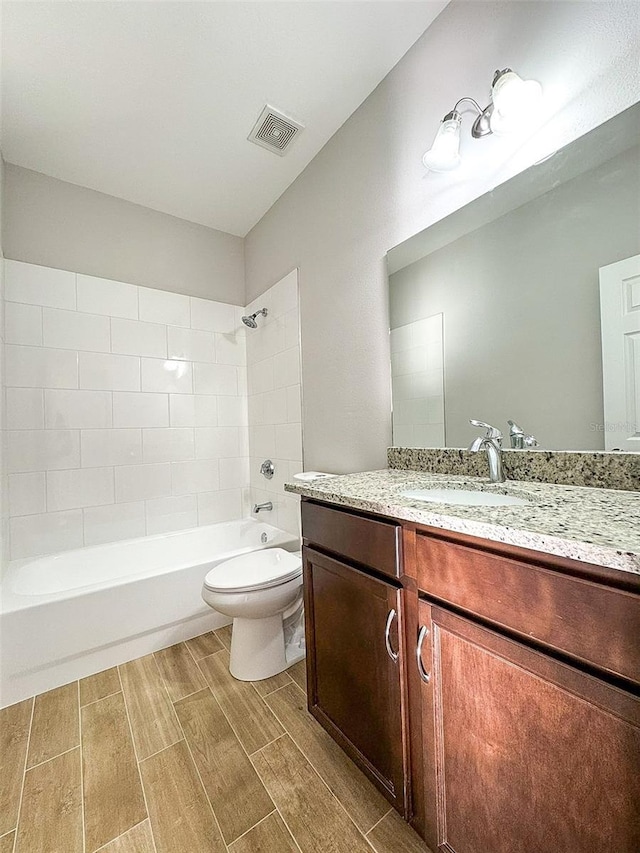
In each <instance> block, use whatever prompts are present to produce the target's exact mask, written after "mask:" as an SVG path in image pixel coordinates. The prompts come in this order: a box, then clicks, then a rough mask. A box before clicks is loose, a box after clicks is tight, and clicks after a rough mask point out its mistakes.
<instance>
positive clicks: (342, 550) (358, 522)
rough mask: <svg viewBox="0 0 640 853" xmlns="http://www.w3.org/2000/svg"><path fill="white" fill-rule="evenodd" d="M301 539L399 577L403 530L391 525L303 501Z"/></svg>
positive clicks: (383, 572) (391, 575)
mask: <svg viewBox="0 0 640 853" xmlns="http://www.w3.org/2000/svg"><path fill="white" fill-rule="evenodd" d="M302 536H303V538H304V540H305V543H306V544H308V545H315V546H316V547H317V548H322V549H325V550H327V551H332V552H333V553H334V554H340V555H341V556H342V557H346V558H347V559H348V560H354V561H355V562H357V563H362V564H363V565H365V566H369V567H370V568H372V569H375V570H376V571H378V572H381V573H382V574H384V575H389V576H390V577H394V578H397V577H399V576H400V561H399V553H400V527H399V525H397V524H393V523H392V522H385V521H378V520H377V519H374V518H364V517H363V516H361V515H355V514H354V513H350V512H345V511H344V510H340V509H331V508H330V507H327V506H323V505H322V504H316V503H312V502H311V501H303V502H302Z"/></svg>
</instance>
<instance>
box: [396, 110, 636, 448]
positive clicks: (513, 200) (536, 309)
mask: <svg viewBox="0 0 640 853" xmlns="http://www.w3.org/2000/svg"><path fill="white" fill-rule="evenodd" d="M639 140H640V104H636V105H635V106H634V107H631V108H630V109H628V110H626V111H625V112H623V113H620V114H619V115H617V116H615V117H614V118H612V119H611V120H610V121H608V122H606V123H604V124H603V125H600V126H599V127H597V128H596V129H595V130H593V131H591V132H590V133H588V134H586V135H585V136H583V137H581V138H579V139H578V140H576V141H575V142H573V143H571V144H570V145H568V146H567V147H566V148H563V149H561V150H560V151H558V152H556V153H555V154H554V155H553V156H552V157H550V158H547V159H546V160H544V161H542V162H541V163H539V164H536V165H535V166H532V167H531V168H529V169H527V170H526V171H525V172H523V173H521V174H520V175H517V176H516V177H515V178H512V179H511V180H509V181H507V182H506V183H504V184H502V185H500V186H498V187H497V188H496V189H494V190H493V191H492V192H490V193H487V194H486V195H485V196H482V197H481V198H479V199H476V200H475V201H473V202H472V203H471V204H468V205H466V206H465V207H464V208H461V209H460V210H458V211H456V212H455V213H453V214H451V215H450V216H448V217H446V218H445V219H443V220H441V221H440V222H437V223H435V224H434V225H432V226H430V227H429V228H427V229H425V230H424V231H422V232H421V233H419V234H416V235H415V236H414V237H411V238H410V239H409V240H406V241H405V242H404V243H401V244H400V245H399V246H397V247H395V248H394V249H392V250H391V251H390V252H389V253H388V255H387V263H388V270H389V299H390V326H391V331H390V334H391V360H392V363H391V373H392V398H393V443H394V445H395V446H405V447H407V446H414V447H415V446H418V447H466V446H467V445H468V444H469V442H470V441H471V440H472V439H473V438H474V437H475V436H476V435H478V434H479V432H478V430H477V429H474V428H473V427H471V426H470V424H469V418H476V419H479V420H482V421H487V422H489V423H491V424H493V425H495V426H497V427H498V428H499V429H501V430H502V431H503V432H504V433H505V441H504V446H505V447H508V446H509V438H508V435H507V434H508V429H509V428H508V426H507V420H508V419H512V420H513V421H515V422H517V424H519V425H520V426H521V427H522V428H523V430H524V431H525V432H526V433H531V434H533V435H534V436H535V438H536V439H537V441H538V443H539V446H540V448H541V449H548V450H604V449H605V448H606V449H614V447H616V448H617V447H619V448H620V449H639V450H640V441H639V440H640V326H638V327H637V328H636V326H634V325H633V323H635V324H636V325H637V324H638V321H639V320H640V258H637V256H640V144H639ZM451 179H452V180H454V179H455V178H453V177H452V178H451ZM626 259H631V260H630V261H628V262H627V265H626V266H624V270H626V272H624V270H623V272H624V274H623V273H622V272H620V271H619V270H622V269H623V267H622V266H621V267H620V268H619V270H618V273H616V275H617V279H618V283H616V282H614V284H613V285H611V286H612V287H614V288H618V290H619V294H618V290H616V291H615V295H613V296H612V297H611V298H609V304H610V305H611V306H613V307H612V309H611V310H613V311H614V313H615V312H618V313H617V315H616V317H614V318H613V320H611V322H610V323H609V320H608V321H607V322H608V323H609V326H606V328H605V320H604V301H603V325H602V329H601V280H602V279H603V275H604V276H605V278H606V275H607V273H605V274H603V273H601V270H602V268H604V267H607V268H608V270H609V273H608V274H609V278H611V272H610V271H611V270H613V269H614V268H613V267H611V266H610V265H613V264H615V263H618V262H621V261H623V260H626ZM636 268H637V274H636V272H635V271H636ZM616 269H618V268H616ZM614 278H616V276H615V275H614ZM607 286H609V285H607ZM603 287H604V285H603ZM613 293H614V292H613V291H612V294H613ZM603 294H604V291H603ZM625 294H626V295H625ZM603 300H604V296H603ZM623 303H624V306H625V309H624V310H625V311H627V314H628V317H630V318H631V320H628V317H626V315H625V317H626V319H625V318H623V317H622V315H620V311H621V310H622V305H623ZM611 323H613V325H611ZM629 323H631V325H629ZM616 324H618V325H616ZM621 324H622V325H621ZM623 326H624V330H623ZM621 330H622V331H621ZM634 330H635V331H634ZM623 331H624V332H625V334H626V337H624V336H623ZM623 337H624V339H623ZM603 344H604V349H603ZM603 353H604V358H603ZM622 362H624V364H623V363H622ZM625 365H626V366H625ZM603 370H604V377H605V378H604V384H603ZM621 377H622V379H621ZM614 386H615V387H614ZM616 395H617V396H616ZM620 395H623V396H624V399H622V398H621V397H620ZM614 397H615V399H614ZM614 416H615V419H616V420H615V423H614V422H613V421H612V417H614ZM621 418H622V419H623V420H624V423H620V420H621ZM616 430H617V432H616ZM634 436H636V438H635V439H634ZM634 440H635V441H636V444H634V443H633V442H634ZM625 442H626V443H625Z"/></svg>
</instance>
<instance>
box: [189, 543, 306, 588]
mask: <svg viewBox="0 0 640 853" xmlns="http://www.w3.org/2000/svg"><path fill="white" fill-rule="evenodd" d="M301 574H302V559H301V555H300V553H299V552H298V553H295V554H292V553H291V552H290V551H285V550H284V548H265V549H264V550H263V551H252V552H251V553H249V554H242V555H241V556H240V557H234V558H233V559H231V560H225V561H224V562H223V563H220V564H219V565H217V566H215V567H214V568H213V569H211V571H209V572H208V573H207V576H206V577H205V579H204V586H205V588H206V589H208V590H210V591H211V592H226V593H232V592H252V591H255V590H259V589H269V588H270V587H274V586H280V585H281V584H284V583H287V582H288V581H291V580H293V579H294V578H297V577H299V576H300V575H301Z"/></svg>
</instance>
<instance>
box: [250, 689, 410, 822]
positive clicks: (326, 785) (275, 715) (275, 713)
mask: <svg viewBox="0 0 640 853" xmlns="http://www.w3.org/2000/svg"><path fill="white" fill-rule="evenodd" d="M291 681H292V683H293V684H295V686H296V687H297V689H298V690H299V691H300V692H301V693H302V694H303V695H304V696H305V698H306V696H307V694H306V691H304V690H303V689H302V688H301V687H300V685H299V684H297V683H296V682H295V681H294V680H293V679H291ZM284 687H289V685H288V684H285V685H283V687H280V688H278V690H282V689H283V688H284ZM277 692H278V691H277V690H274V691H273V693H269V694H267V696H273V694H274V693H277ZM266 698H267V697H264V699H265V704H266V705H267V707H268V708H269V710H270V711H271V713H272V714H273V715H274V717H275V718H276V719H277V721H278V722H279V723H280V725H281V726H282V728H283V729H284V730H285V732H286V734H288V735H289V737H290V738H291V740H292V741H293V743H294V744H295V746H296V747H297V748H298V750H299V751H300V752H301V754H302V755H303V756H304V758H305V759H306V761H308V762H309V764H310V766H311V767H312V768H313V770H314V771H315V772H316V774H317V775H318V776H319V777H320V780H321V781H322V782H323V784H324V785H325V787H326V788H328V789H329V791H330V793H331V794H332V796H333V797H334V798H335V799H336V800H337V801H338V803H339V804H340V806H341V807H342V808H343V809H344V811H345V812H346V813H347V815H348V817H349V819H350V820H351V822H352V823H353V824H354V825H355V827H356V829H357V830H358V832H359V833H360V834H361V835H364V836H365V837H366V836H367V834H368V833H369V832H371V831H372V830H373V828H374V827H376V826H377V825H378V824H379V823H380V821H381V820H384V818H385V817H386V816H387V815H388V814H389V812H391V811H393V807H392V806H391V807H389V809H388V810H387V811H386V812H385V813H384V814H383V815H382V817H380V818H379V819H378V820H377V821H376V822H375V823H374V824H373V826H372V827H371V828H370V829H367V830H366V832H365V831H364V830H362V829H360V827H359V826H358V825H357V823H356V822H355V819H354V818H353V816H352V815H351V813H350V812H349V809H348V808H347V807H346V806H345V805H344V803H343V802H342V801H341V800H340V798H339V797H338V796H337V794H336V793H335V792H334V791H333V790H332V789H331V787H330V786H329V784H328V782H327V781H326V780H325V779H324V777H323V776H322V774H321V773H320V770H319V769H318V768H317V767H316V765H315V763H314V762H313V760H312V758H311V756H309V755H307V753H306V752H305V750H304V749H303V747H302V745H301V744H300V743H298V740H297V739H296V737H295V736H294V734H293V733H292V732H290V731H289V729H288V728H287V726H286V725H285V722H284V720H282V719H280V717H279V716H278V714H277V712H276V711H275V710H274V709H273V708H272V707H271V705H269V703H268V702H266ZM314 722H316V723H317V725H320V723H318V722H317V720H314ZM323 731H324V729H323ZM267 746H268V744H267ZM354 766H355V767H356V768H357V765H354ZM358 769H359V768H358ZM360 772H362V771H360ZM363 776H364V778H365V779H367V777H366V776H365V775H364V774H363ZM367 781H368V782H369V784H371V785H372V786H373V783H372V782H370V780H368V779H367ZM373 787H374V788H375V786H373Z"/></svg>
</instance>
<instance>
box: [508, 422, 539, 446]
mask: <svg viewBox="0 0 640 853" xmlns="http://www.w3.org/2000/svg"><path fill="white" fill-rule="evenodd" d="M507 423H508V424H509V437H510V438H511V447H513V448H515V449H516V450H522V449H523V448H524V447H537V446H538V442H537V441H536V438H535V436H533V435H527V434H526V433H525V431H524V430H523V429H522V427H519V426H518V424H517V423H516V422H515V421H507Z"/></svg>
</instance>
